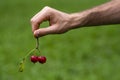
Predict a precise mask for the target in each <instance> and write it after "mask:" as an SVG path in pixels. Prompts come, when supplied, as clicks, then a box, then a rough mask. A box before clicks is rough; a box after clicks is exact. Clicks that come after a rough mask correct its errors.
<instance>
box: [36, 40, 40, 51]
mask: <svg viewBox="0 0 120 80" xmlns="http://www.w3.org/2000/svg"><path fill="white" fill-rule="evenodd" d="M36 49H37V50H38V52H39V53H40V50H39V38H36Z"/></svg>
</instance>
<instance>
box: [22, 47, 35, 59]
mask: <svg viewBox="0 0 120 80" xmlns="http://www.w3.org/2000/svg"><path fill="white" fill-rule="evenodd" d="M35 49H36V48H34V49H32V50H31V51H29V52H28V54H27V55H26V56H25V57H24V58H23V59H26V57H27V56H29V55H30V54H31V53H32V52H33V51H35Z"/></svg>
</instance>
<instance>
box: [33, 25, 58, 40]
mask: <svg viewBox="0 0 120 80" xmlns="http://www.w3.org/2000/svg"><path fill="white" fill-rule="evenodd" d="M54 33H56V27H55V26H50V27H47V28H40V29H38V30H35V31H34V37H36V38H38V37H42V36H45V35H48V34H54Z"/></svg>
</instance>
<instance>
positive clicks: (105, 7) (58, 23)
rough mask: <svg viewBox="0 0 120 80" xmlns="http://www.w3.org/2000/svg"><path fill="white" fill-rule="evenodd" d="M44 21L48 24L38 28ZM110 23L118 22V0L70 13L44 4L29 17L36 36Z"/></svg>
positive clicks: (119, 21)
mask: <svg viewBox="0 0 120 80" xmlns="http://www.w3.org/2000/svg"><path fill="white" fill-rule="evenodd" d="M44 21H49V26H48V27H46V28H39V26H40V24H41V23H42V22H44ZM110 24H120V0H111V1H110V2H107V3H105V4H102V5H100V6H97V7H94V8H92V9H88V10H85V11H83V12H79V13H72V14H68V13H65V12H62V11H59V10H56V9H53V8H51V7H48V6H46V7H44V8H43V9H42V10H41V11H40V12H38V13H37V14H36V15H35V16H33V18H31V25H32V32H33V34H34V36H35V37H36V38H38V37H42V36H45V35H48V34H61V33H65V32H67V31H69V30H71V29H75V28H81V27H90V26H100V25H110Z"/></svg>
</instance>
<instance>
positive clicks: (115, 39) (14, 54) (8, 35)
mask: <svg viewBox="0 0 120 80" xmlns="http://www.w3.org/2000/svg"><path fill="white" fill-rule="evenodd" d="M107 1H109V0H97V1H96V0H89V1H88V0H31V1H30V0H20V1H16V0H12V1H11V0H2V1H1V2H0V36H1V39H0V44H1V45H0V80H120V76H119V74H120V63H119V61H120V37H119V34H120V27H119V26H120V25H109V26H101V27H90V28H81V29H76V30H72V31H69V32H67V33H65V34H62V35H49V36H45V37H42V38H40V49H41V52H42V54H43V55H45V56H46V57H47V63H46V64H44V65H41V64H35V65H34V64H32V63H31V62H30V61H29V58H28V59H27V62H26V66H25V71H24V72H23V73H19V72H18V71H17V69H18V67H17V63H18V61H19V59H20V58H21V57H23V56H24V55H26V53H27V52H28V51H29V50H31V49H32V48H34V46H35V39H34V38H33V35H32V32H31V25H30V22H29V21H30V18H31V17H32V16H33V15H35V14H36V13H37V12H38V11H40V10H41V9H42V8H43V7H44V6H51V7H53V8H56V9H58V10H61V11H64V12H68V13H72V12H79V11H82V10H85V9H88V8H91V7H94V6H96V5H99V4H102V3H104V2H107ZM42 26H47V24H46V23H45V24H43V25H42Z"/></svg>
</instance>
